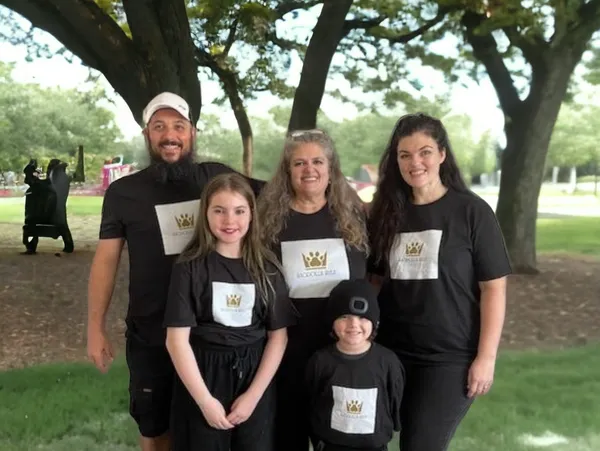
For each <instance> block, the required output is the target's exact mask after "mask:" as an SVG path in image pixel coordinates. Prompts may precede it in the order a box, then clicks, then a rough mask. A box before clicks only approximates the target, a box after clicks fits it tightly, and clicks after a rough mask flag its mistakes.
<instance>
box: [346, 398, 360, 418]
mask: <svg viewBox="0 0 600 451" xmlns="http://www.w3.org/2000/svg"><path fill="white" fill-rule="evenodd" d="M362 406H363V403H362V402H358V401H356V400H352V401H350V402H348V401H346V412H348V413H353V414H355V415H357V414H359V413H360V412H362Z"/></svg>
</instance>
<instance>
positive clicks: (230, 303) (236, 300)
mask: <svg viewBox="0 0 600 451" xmlns="http://www.w3.org/2000/svg"><path fill="white" fill-rule="evenodd" d="M226 302H227V307H231V308H237V307H239V306H240V305H241V303H242V297H241V296H240V295H239V294H228V295H227V298H226Z"/></svg>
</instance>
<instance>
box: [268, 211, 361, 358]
mask: <svg viewBox="0 0 600 451" xmlns="http://www.w3.org/2000/svg"><path fill="white" fill-rule="evenodd" d="M274 251H275V253H276V254H277V257H278V258H279V260H280V261H281V263H282V266H283V272H284V275H285V280H286V282H287V284H288V286H289V288H290V298H291V299H292V302H293V303H294V306H295V308H296V309H297V310H298V312H299V314H300V318H299V324H298V325H297V326H295V327H292V328H290V330H289V333H290V343H289V344H288V348H290V349H291V350H292V351H298V352H303V353H304V354H306V356H307V358H308V357H309V356H310V355H312V353H313V352H314V351H316V350H317V349H319V348H320V347H322V346H324V345H325V344H326V343H328V342H329V341H330V340H329V338H328V333H329V331H330V330H331V327H330V325H325V324H324V322H323V311H324V310H323V309H324V308H325V305H326V301H327V299H328V297H329V293H330V292H331V290H332V289H333V287H335V286H336V285H337V284H338V283H339V282H341V281H342V280H347V279H363V278H365V276H366V258H367V257H366V253H365V252H362V251H360V250H358V249H356V248H354V247H351V246H348V245H346V243H345V242H344V240H343V239H342V235H341V233H340V232H339V231H338V230H337V227H336V221H335V219H334V217H333V215H332V213H331V211H330V209H329V207H328V206H327V205H325V206H324V207H323V208H322V209H321V210H319V211H317V212H315V213H312V214H305V213H300V212H297V211H294V210H292V211H290V214H289V216H288V218H287V221H286V224H285V226H284V228H283V229H282V231H281V232H280V234H279V245H278V246H276V247H275V249H274ZM296 347H298V348H299V349H296Z"/></svg>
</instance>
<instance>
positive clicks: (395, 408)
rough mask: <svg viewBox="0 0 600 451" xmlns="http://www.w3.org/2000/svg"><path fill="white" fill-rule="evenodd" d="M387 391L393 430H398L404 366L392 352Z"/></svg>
mask: <svg viewBox="0 0 600 451" xmlns="http://www.w3.org/2000/svg"><path fill="white" fill-rule="evenodd" d="M389 356H390V365H389V379H388V380H389V385H390V386H389V393H390V412H391V413H392V421H393V423H394V430H395V431H399V430H400V405H401V404H402V394H403V392H404V367H403V366H402V363H401V362H400V359H399V358H398V357H397V356H396V355H395V354H393V353H390V354H389Z"/></svg>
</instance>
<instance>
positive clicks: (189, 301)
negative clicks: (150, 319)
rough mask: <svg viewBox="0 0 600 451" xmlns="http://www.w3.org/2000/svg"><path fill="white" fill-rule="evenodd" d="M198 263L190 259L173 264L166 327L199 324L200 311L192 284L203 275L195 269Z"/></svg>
mask: <svg viewBox="0 0 600 451" xmlns="http://www.w3.org/2000/svg"><path fill="white" fill-rule="evenodd" d="M194 267H196V265H192V264H191V262H190V261H186V262H178V263H175V264H174V265H173V271H172V273H171V282H170V284H169V294H168V296H167V306H166V310H165V318H164V326H165V327H194V326H196V325H197V318H198V313H199V312H197V311H196V310H197V308H196V305H195V297H194V292H193V288H192V285H193V283H194V278H198V277H200V276H201V275H200V274H198V273H197V271H193V269H194Z"/></svg>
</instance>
